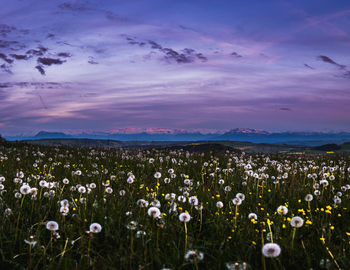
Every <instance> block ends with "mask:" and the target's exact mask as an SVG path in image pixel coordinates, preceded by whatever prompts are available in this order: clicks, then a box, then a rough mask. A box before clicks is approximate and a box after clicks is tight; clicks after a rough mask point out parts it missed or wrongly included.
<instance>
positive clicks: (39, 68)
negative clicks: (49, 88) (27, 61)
mask: <svg viewBox="0 0 350 270" xmlns="http://www.w3.org/2000/svg"><path fill="white" fill-rule="evenodd" d="M35 68H36V69H37V70H38V71H39V72H40V74H41V75H45V69H44V68H43V67H42V66H40V65H38V66H36V67H35Z"/></svg>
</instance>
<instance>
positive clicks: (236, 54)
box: [231, 52, 243, 58]
mask: <svg viewBox="0 0 350 270" xmlns="http://www.w3.org/2000/svg"><path fill="white" fill-rule="evenodd" d="M231 55H232V56H235V57H237V58H241V57H243V56H242V55H240V54H238V53H236V52H233V53H231Z"/></svg>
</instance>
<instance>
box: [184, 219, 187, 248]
mask: <svg viewBox="0 0 350 270" xmlns="http://www.w3.org/2000/svg"><path fill="white" fill-rule="evenodd" d="M184 225H185V250H187V224H186V222H184Z"/></svg>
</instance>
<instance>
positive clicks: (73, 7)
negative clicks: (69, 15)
mask: <svg viewBox="0 0 350 270" xmlns="http://www.w3.org/2000/svg"><path fill="white" fill-rule="evenodd" d="M58 7H59V8H60V9H62V10H72V11H82V10H86V8H85V7H84V6H82V5H79V4H71V3H68V2H65V3H62V4H60V5H58Z"/></svg>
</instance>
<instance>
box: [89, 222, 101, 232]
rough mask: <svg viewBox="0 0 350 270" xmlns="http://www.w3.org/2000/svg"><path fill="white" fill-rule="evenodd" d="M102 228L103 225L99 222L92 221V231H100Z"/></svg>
mask: <svg viewBox="0 0 350 270" xmlns="http://www.w3.org/2000/svg"><path fill="white" fill-rule="evenodd" d="M101 230H102V226H101V225H100V224H99V223H92V224H91V225H90V231H89V232H91V233H99V232H101Z"/></svg>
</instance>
